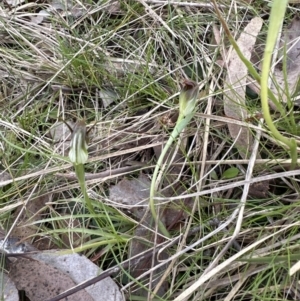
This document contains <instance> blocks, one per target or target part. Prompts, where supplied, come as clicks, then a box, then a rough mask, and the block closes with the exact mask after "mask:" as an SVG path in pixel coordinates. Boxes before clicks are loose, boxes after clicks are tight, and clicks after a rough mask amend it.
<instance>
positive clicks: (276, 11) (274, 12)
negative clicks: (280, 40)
mask: <svg viewBox="0 0 300 301" xmlns="http://www.w3.org/2000/svg"><path fill="white" fill-rule="evenodd" d="M287 4H288V1H287V0H274V1H273V3H272V9H271V14H270V24H269V31H268V37H267V43H266V47H265V53H264V60H263V65H262V73H261V105H262V111H263V115H264V119H265V121H266V123H267V125H268V127H269V129H270V131H271V133H272V135H273V136H274V138H276V139H277V140H278V141H280V142H282V143H283V144H285V145H286V146H287V147H289V149H290V155H291V159H292V163H291V168H292V169H294V168H295V167H296V164H297V144H296V140H295V139H294V138H290V139H289V138H287V137H284V136H283V135H281V133H280V132H279V131H278V130H277V128H276V126H275V125H274V123H273V120H272V118H271V114H270V110H269V105H268V81H269V76H270V66H271V60H272V55H273V50H274V47H275V43H276V40H277V36H278V34H279V31H280V28H281V24H282V22H283V19H284V15H285V11H286V7H287Z"/></svg>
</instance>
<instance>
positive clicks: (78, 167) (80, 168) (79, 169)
mask: <svg viewBox="0 0 300 301" xmlns="http://www.w3.org/2000/svg"><path fill="white" fill-rule="evenodd" d="M74 168H75V172H76V176H77V178H78V182H79V185H80V188H81V191H82V193H83V198H84V203H85V205H86V207H87V209H88V210H89V212H90V213H91V214H94V215H95V211H94V208H93V206H92V202H91V200H90V198H89V196H88V194H87V189H86V183H85V172H84V165H83V164H74Z"/></svg>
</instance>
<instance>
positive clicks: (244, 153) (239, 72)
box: [224, 17, 262, 159]
mask: <svg viewBox="0 0 300 301" xmlns="http://www.w3.org/2000/svg"><path fill="white" fill-rule="evenodd" d="M261 26H262V19H261V18H259V17H255V18H253V19H252V20H251V21H250V22H249V24H248V25H247V26H246V27H245V29H244V31H243V32H242V33H241V35H240V37H239V39H238V40H237V44H238V46H239V48H240V50H241V52H242V53H243V55H244V56H245V57H246V58H247V59H248V60H250V58H251V54H252V50H253V47H254V45H255V41H256V37H257V35H258V33H259V32H260V29H261ZM247 75H248V70H247V67H246V66H245V65H244V63H243V62H242V61H241V59H240V58H239V56H238V54H237V53H236V52H235V51H234V50H233V51H232V52H231V53H230V58H229V63H228V68H227V77H226V79H225V87H226V88H227V87H228V88H229V89H228V91H226V92H225V93H224V111H225V114H226V116H227V117H230V118H233V119H237V120H245V119H246V118H247V111H246V110H245V90H246V82H247ZM228 128H229V132H230V135H231V137H232V138H233V139H236V144H235V146H236V147H237V149H238V151H239V154H240V155H241V157H242V158H244V159H245V158H248V157H249V153H250V152H251V148H252V144H253V138H252V133H251V132H250V130H249V129H248V128H246V127H241V126H240V125H236V124H234V123H229V124H228Z"/></svg>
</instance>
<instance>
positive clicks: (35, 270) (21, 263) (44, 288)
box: [9, 258, 93, 301]
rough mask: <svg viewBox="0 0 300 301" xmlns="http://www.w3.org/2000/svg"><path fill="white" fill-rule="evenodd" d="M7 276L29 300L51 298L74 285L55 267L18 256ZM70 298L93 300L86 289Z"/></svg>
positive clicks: (85, 300)
mask: <svg viewBox="0 0 300 301" xmlns="http://www.w3.org/2000/svg"><path fill="white" fill-rule="evenodd" d="M9 277H10V279H12V281H13V282H14V283H15V285H16V287H17V289H18V290H23V291H25V293H26V295H27V297H29V298H30V300H31V301H41V300H47V299H49V298H53V297H55V296H57V295H59V294H60V293H62V292H64V291H65V290H67V289H69V288H71V287H74V286H75V285H76V284H75V282H74V281H72V280H71V279H70V277H69V276H68V275H66V274H64V273H63V272H61V271H59V270H58V269H57V268H54V267H52V266H51V265H49V264H46V263H44V262H42V261H39V260H29V259H26V258H18V259H17V260H16V261H15V262H14V263H13V264H12V266H11V268H10V272H9ZM64 300H67V298H65V299H64ZM68 300H70V298H69V299H68ZM71 300H73V301H77V300H78V301H93V298H92V297H91V296H90V295H89V294H88V293H87V292H86V291H83V290H81V291H79V292H77V293H76V294H74V295H72V299H71Z"/></svg>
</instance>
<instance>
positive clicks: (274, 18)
mask: <svg viewBox="0 0 300 301" xmlns="http://www.w3.org/2000/svg"><path fill="white" fill-rule="evenodd" d="M287 3H288V1H287V0H274V1H273V3H272V11H275V12H277V14H275V13H273V14H272V11H271V15H270V25H269V28H270V30H269V32H268V38H267V43H266V48H265V53H264V58H263V67H262V74H261V77H260V76H259V74H258V73H257V71H256V70H255V68H254V67H253V65H252V63H251V62H250V61H249V60H247V58H245V56H244V55H243V53H242V52H241V50H240V48H239V46H238V44H237V43H236V41H235V39H234V37H233V36H232V35H231V33H230V30H229V28H228V26H227V24H226V22H225V20H224V19H223V18H222V15H221V13H220V11H219V8H218V5H217V3H216V0H213V4H214V7H215V10H216V13H217V15H218V18H219V20H220V22H221V23H222V26H223V28H224V31H225V33H226V35H227V37H228V39H229V41H230V43H231V45H232V46H233V48H234V50H235V51H236V53H237V54H238V56H239V58H240V59H241V61H242V62H243V63H244V64H245V65H246V67H247V68H248V71H249V73H250V74H251V75H252V76H253V78H254V79H255V80H256V81H257V82H258V83H259V84H260V85H261V105H262V111H263V116H264V119H265V121H266V123H267V125H268V127H269V129H270V131H271V133H272V135H273V136H274V138H276V139H277V140H279V141H280V142H282V143H283V144H285V145H286V146H287V147H288V148H289V150H290V156H291V159H292V163H291V168H292V169H293V168H295V167H296V162H297V143H296V140H295V139H294V138H291V139H289V138H286V137H284V136H283V135H281V134H280V132H279V131H278V130H277V128H276V126H275V125H274V123H273V121H272V118H271V115H270V110H269V104H268V98H270V99H271V100H272V102H273V103H274V104H275V106H276V108H277V110H278V111H279V112H280V114H281V115H282V116H285V114H286V112H285V110H284V108H283V107H282V105H281V104H280V102H279V101H278V100H277V98H276V97H275V95H274V94H273V92H272V91H271V90H270V89H269V87H268V80H269V72H270V65H271V57H272V53H273V49H274V46H275V42H276V39H277V35H278V33H279V30H280V25H281V24H280V22H278V20H283V17H284V14H285V10H286V7H287ZM278 12H280V16H279V14H278Z"/></svg>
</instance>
